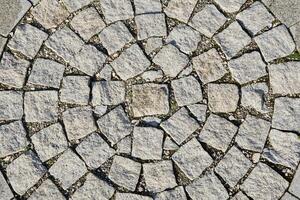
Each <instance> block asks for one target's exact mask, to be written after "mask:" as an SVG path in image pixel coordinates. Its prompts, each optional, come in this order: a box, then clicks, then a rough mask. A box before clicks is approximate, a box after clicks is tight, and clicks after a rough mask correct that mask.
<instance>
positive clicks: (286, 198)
mask: <svg viewBox="0 0 300 200" xmlns="http://www.w3.org/2000/svg"><path fill="white" fill-rule="evenodd" d="M281 200H298V198H297V197H295V196H293V195H291V194H290V193H288V192H286V193H285V194H284V195H283V196H282V198H281Z"/></svg>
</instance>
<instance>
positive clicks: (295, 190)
mask: <svg viewBox="0 0 300 200" xmlns="http://www.w3.org/2000/svg"><path fill="white" fill-rule="evenodd" d="M289 191H290V192H291V193H292V194H293V195H296V196H297V197H300V168H299V167H298V170H297V171H296V174H295V176H294V179H293V181H292V183H291V185H290V188H289Z"/></svg>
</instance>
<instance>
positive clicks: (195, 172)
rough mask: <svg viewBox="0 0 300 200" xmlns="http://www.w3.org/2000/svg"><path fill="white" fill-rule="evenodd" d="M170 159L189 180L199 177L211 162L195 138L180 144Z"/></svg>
mask: <svg viewBox="0 0 300 200" xmlns="http://www.w3.org/2000/svg"><path fill="white" fill-rule="evenodd" d="M172 160H173V161H174V162H175V164H176V165H177V166H178V167H179V168H180V169H181V171H182V172H183V173H184V174H185V175H186V177H188V178H189V179H190V180H194V179H196V178H197V177H199V176H200V175H201V173H202V172H203V171H204V170H205V169H206V168H207V167H209V166H210V165H211V164H212V162H213V160H212V158H211V157H210V156H209V154H208V153H207V152H206V151H205V150H204V149H203V148H202V146H201V144H200V143H199V142H198V141H197V139H195V138H194V139H191V140H190V141H189V142H187V143H186V144H184V145H183V146H181V147H180V148H179V150H178V151H176V152H175V153H174V154H173V155H172Z"/></svg>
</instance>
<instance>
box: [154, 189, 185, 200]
mask: <svg viewBox="0 0 300 200" xmlns="http://www.w3.org/2000/svg"><path fill="white" fill-rule="evenodd" d="M171 199H174V200H175V199H178V200H179V199H180V200H187V197H186V194H185V191H184V189H183V187H182V186H178V187H176V188H174V189H172V190H167V191H164V192H161V193H158V194H157V195H156V196H155V200H171Z"/></svg>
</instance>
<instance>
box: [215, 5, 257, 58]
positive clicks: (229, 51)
mask: <svg viewBox="0 0 300 200" xmlns="http://www.w3.org/2000/svg"><path fill="white" fill-rule="evenodd" d="M233 1H235V0H233ZM242 1H244V0H242ZM224 2H225V1H224ZM226 2H227V0H226ZM214 40H215V41H216V42H217V43H218V45H220V47H221V49H222V51H223V53H224V54H225V56H226V58H227V59H231V58H232V57H234V56H236V54H237V53H239V52H240V51H241V50H242V49H243V48H244V47H246V46H247V45H248V44H250V42H251V38H250V37H249V36H248V35H247V33H246V32H245V31H243V29H242V27H241V26H240V25H239V24H238V23H237V22H233V23H232V24H230V25H229V26H228V27H227V28H226V29H225V30H223V31H222V32H220V33H218V34H217V35H215V36H214Z"/></svg>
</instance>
